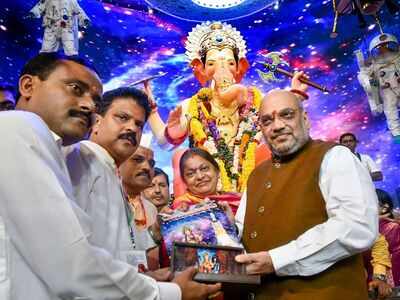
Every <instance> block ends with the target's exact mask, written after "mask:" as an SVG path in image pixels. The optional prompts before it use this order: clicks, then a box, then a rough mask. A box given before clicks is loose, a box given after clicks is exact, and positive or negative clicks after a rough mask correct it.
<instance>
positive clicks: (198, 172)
mask: <svg viewBox="0 0 400 300" xmlns="http://www.w3.org/2000/svg"><path fill="white" fill-rule="evenodd" d="M194 175H195V179H196V180H201V179H203V177H204V173H203V172H202V171H201V170H200V169H197V170H196V173H195V174H194Z"/></svg>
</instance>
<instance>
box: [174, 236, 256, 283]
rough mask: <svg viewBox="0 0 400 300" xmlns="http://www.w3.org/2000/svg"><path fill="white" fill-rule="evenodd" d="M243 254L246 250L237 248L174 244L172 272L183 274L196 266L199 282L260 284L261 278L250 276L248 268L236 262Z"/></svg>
mask: <svg viewBox="0 0 400 300" xmlns="http://www.w3.org/2000/svg"><path fill="white" fill-rule="evenodd" d="M242 253H244V249H243V248H237V247H227V246H207V245H198V244H192V243H181V242H174V243H173V252H172V257H171V271H172V272H181V271H183V270H185V269H186V268H187V267H192V266H194V267H196V268H197V269H198V273H197V274H196V275H195V277H194V280H197V281H201V282H224V283H241V284H260V283H261V277H260V276H258V275H248V274H247V273H246V266H245V265H244V264H239V263H237V262H236V261H235V256H236V255H238V254H242Z"/></svg>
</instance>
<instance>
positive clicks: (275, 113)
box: [271, 110, 278, 119]
mask: <svg viewBox="0 0 400 300" xmlns="http://www.w3.org/2000/svg"><path fill="white" fill-rule="evenodd" d="M277 114H278V112H277V111H276V110H274V111H272V114H271V115H272V117H273V118H274V119H275V118H276V115H277Z"/></svg>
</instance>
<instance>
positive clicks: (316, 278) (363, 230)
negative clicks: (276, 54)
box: [236, 90, 378, 300]
mask: <svg viewBox="0 0 400 300" xmlns="http://www.w3.org/2000/svg"><path fill="white" fill-rule="evenodd" d="M259 121H260V127H261V130H262V133H263V135H264V138H265V141H266V142H267V144H268V146H269V148H270V150H271V151H272V154H273V155H272V159H271V160H268V161H266V162H263V163H262V164H260V165H259V166H258V167H257V168H256V169H255V170H254V171H253V173H252V174H251V176H250V178H249V181H248V185H247V194H244V196H243V199H242V201H241V205H240V207H239V210H238V213H237V215H236V218H237V222H238V227H239V229H241V232H242V239H243V243H244V245H245V247H246V249H247V250H248V252H249V253H248V254H244V255H239V256H237V257H236V260H237V261H238V262H240V263H244V264H246V268H247V271H248V273H250V274H261V275H265V276H263V278H264V279H265V280H263V283H262V284H261V286H260V287H259V288H257V289H254V290H252V291H251V292H250V295H248V296H249V297H248V298H249V299H263V300H269V299H271V300H272V299H274V300H300V299H301V300H305V299H319V300H333V299H352V300H365V299H367V289H366V284H365V275H364V270H363V266H362V259H361V256H360V255H359V254H357V253H360V252H362V251H364V250H366V249H368V248H369V247H371V245H372V243H373V242H374V240H375V239H376V236H377V221H378V219H377V205H376V203H377V199H376V194H375V193H374V186H373V184H372V181H371V177H370V176H369V174H368V172H367V171H366V170H365V168H364V167H363V166H362V165H361V163H360V161H359V160H358V159H357V158H356V157H355V156H354V155H353V154H352V153H351V151H350V150H349V149H348V148H346V147H343V146H340V145H335V144H332V143H327V142H323V141H319V140H312V139H311V138H310V135H309V130H310V122H309V119H308V116H307V113H306V112H305V110H304V108H303V105H302V103H301V102H300V101H299V100H298V99H297V98H296V97H295V95H294V94H292V93H291V92H288V91H283V90H274V91H271V92H270V93H268V94H267V95H266V96H265V98H264V99H263V102H262V105H261V108H260V114H259ZM241 224H244V226H243V225H242V226H240V225H241ZM238 299H239V298H238Z"/></svg>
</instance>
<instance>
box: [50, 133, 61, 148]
mask: <svg viewBox="0 0 400 300" xmlns="http://www.w3.org/2000/svg"><path fill="white" fill-rule="evenodd" d="M51 134H52V135H53V138H54V140H55V141H56V144H57V146H58V147H62V143H63V140H62V138H61V137H60V136H59V135H58V134H57V133H55V132H54V131H51Z"/></svg>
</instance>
